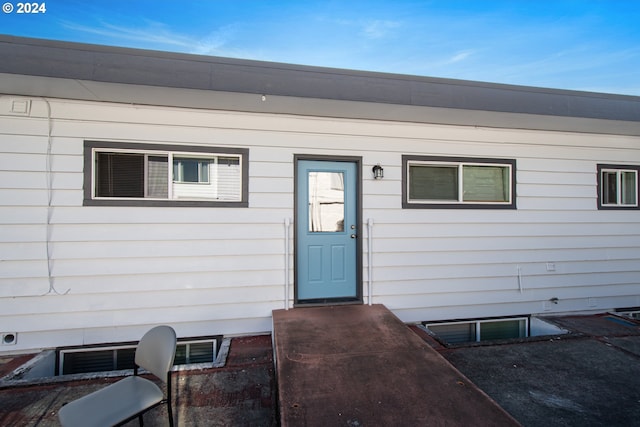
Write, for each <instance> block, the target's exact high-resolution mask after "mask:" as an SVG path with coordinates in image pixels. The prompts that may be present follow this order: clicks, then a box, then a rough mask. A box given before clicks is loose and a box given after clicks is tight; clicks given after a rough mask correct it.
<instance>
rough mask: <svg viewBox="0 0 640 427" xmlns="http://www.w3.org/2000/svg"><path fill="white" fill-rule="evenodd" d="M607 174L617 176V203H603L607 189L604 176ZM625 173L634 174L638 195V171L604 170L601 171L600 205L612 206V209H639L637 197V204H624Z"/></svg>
mask: <svg viewBox="0 0 640 427" xmlns="http://www.w3.org/2000/svg"><path fill="white" fill-rule="evenodd" d="M605 173H615V174H616V203H603V202H602V201H603V200H604V198H605V197H604V193H605V191H606V188H605V186H604V174H605ZM623 173H632V174H633V175H634V176H635V190H636V194H637V193H638V171H637V170H635V169H614V168H602V169H600V177H599V179H600V203H601V205H602V206H610V207H629V208H633V207H638V197H637V196H636V202H635V203H622V187H623V184H622V174H623Z"/></svg>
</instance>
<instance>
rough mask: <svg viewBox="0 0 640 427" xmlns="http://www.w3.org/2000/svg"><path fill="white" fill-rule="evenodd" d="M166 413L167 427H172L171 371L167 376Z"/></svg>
mask: <svg viewBox="0 0 640 427" xmlns="http://www.w3.org/2000/svg"><path fill="white" fill-rule="evenodd" d="M167 413H168V414H169V426H170V427H173V409H172V407H171V371H169V373H168V374H167Z"/></svg>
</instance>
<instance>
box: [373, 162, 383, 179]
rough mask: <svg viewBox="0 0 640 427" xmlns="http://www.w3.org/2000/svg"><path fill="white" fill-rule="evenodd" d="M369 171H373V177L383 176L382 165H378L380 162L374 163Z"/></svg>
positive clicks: (380, 177) (379, 177)
mask: <svg viewBox="0 0 640 427" xmlns="http://www.w3.org/2000/svg"><path fill="white" fill-rule="evenodd" d="M371 171H372V172H373V179H382V178H384V169H382V166H380V163H378V164H377V165H375V166H374V167H373V169H371Z"/></svg>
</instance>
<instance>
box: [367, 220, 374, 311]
mask: <svg viewBox="0 0 640 427" xmlns="http://www.w3.org/2000/svg"><path fill="white" fill-rule="evenodd" d="M372 233H373V219H371V218H369V219H367V267H368V268H369V274H368V277H367V279H368V294H369V295H368V297H369V305H371V304H373V277H372V275H373V239H372Z"/></svg>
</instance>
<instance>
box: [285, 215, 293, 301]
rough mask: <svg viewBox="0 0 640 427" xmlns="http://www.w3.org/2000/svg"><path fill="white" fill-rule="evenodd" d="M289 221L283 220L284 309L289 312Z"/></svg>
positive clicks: (288, 219) (287, 219)
mask: <svg viewBox="0 0 640 427" xmlns="http://www.w3.org/2000/svg"><path fill="white" fill-rule="evenodd" d="M290 226H291V219H290V218H285V219H284V309H285V310H289V285H290V284H289V255H290V253H289V228H290Z"/></svg>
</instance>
